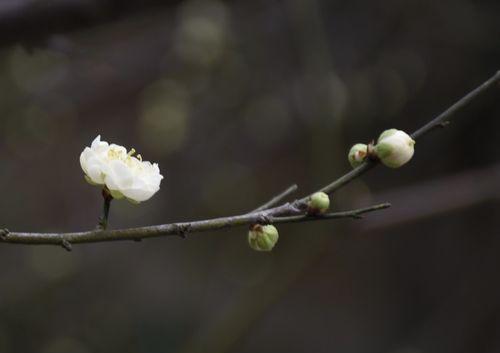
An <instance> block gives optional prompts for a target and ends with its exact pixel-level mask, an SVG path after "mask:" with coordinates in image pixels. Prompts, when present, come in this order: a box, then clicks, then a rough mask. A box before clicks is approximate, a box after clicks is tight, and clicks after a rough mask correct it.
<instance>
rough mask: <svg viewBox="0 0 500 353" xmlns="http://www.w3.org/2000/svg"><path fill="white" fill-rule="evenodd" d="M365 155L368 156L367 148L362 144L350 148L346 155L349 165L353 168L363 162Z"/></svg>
mask: <svg viewBox="0 0 500 353" xmlns="http://www.w3.org/2000/svg"><path fill="white" fill-rule="evenodd" d="M367 155H368V146H367V145H365V144H364V143H357V144H355V145H354V146H352V147H351V150H350V151H349V155H348V159H349V163H351V166H352V167H353V168H356V167H358V166H359V165H361V164H362V163H363V162H364V161H365V159H366V156H367Z"/></svg>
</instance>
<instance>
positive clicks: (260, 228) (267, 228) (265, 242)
mask: <svg viewBox="0 0 500 353" xmlns="http://www.w3.org/2000/svg"><path fill="white" fill-rule="evenodd" d="M278 238H279V234H278V230H277V229H276V227H275V226H273V225H270V224H268V225H261V224H254V225H252V226H251V227H250V230H249V231H248V244H249V245H250V247H251V248H252V249H254V250H257V251H271V250H272V249H273V248H274V246H275V245H276V243H277V242H278Z"/></svg>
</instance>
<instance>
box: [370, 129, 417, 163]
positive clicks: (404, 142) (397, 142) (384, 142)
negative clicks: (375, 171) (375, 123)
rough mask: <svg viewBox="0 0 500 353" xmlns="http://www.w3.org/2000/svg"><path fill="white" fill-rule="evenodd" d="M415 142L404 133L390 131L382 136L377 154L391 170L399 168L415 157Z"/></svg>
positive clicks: (376, 148) (376, 150)
mask: <svg viewBox="0 0 500 353" xmlns="http://www.w3.org/2000/svg"><path fill="white" fill-rule="evenodd" d="M414 146H415V141H414V140H413V139H412V138H411V137H410V136H409V135H408V134H407V133H406V132H404V131H401V130H396V129H390V130H386V131H384V132H383V133H382V134H380V136H379V138H378V142H377V145H376V146H375V154H376V155H377V157H378V158H379V159H380V161H381V162H382V163H383V164H384V165H386V166H387V167H389V168H399V167H401V166H402V165H403V164H405V163H407V162H408V161H409V160H410V159H411V157H413V153H414V152H415V149H414Z"/></svg>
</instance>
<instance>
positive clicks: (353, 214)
mask: <svg viewBox="0 0 500 353" xmlns="http://www.w3.org/2000/svg"><path fill="white" fill-rule="evenodd" d="M389 207H391V204H390V203H388V202H386V203H381V204H378V205H374V206H369V207H363V208H358V209H356V210H350V211H341V212H332V213H325V214H320V215H315V216H311V215H302V216H288V217H276V218H271V222H272V223H273V224H275V223H298V222H309V221H320V220H328V219H338V218H354V219H359V218H362V216H361V215H362V214H365V213H368V212H373V211H378V210H383V209H386V208H389Z"/></svg>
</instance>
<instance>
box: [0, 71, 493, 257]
mask: <svg viewBox="0 0 500 353" xmlns="http://www.w3.org/2000/svg"><path fill="white" fill-rule="evenodd" d="M499 81H500V71H498V72H497V73H496V74H495V75H493V76H492V77H491V78H489V79H488V80H487V81H485V82H484V83H483V84H482V85H480V86H479V87H477V88H476V89H474V90H473V91H472V92H470V93H469V94H467V95H466V96H464V97H463V98H461V99H460V100H459V101H457V102H456V103H455V104H453V105H452V106H451V107H450V108H448V109H447V110H446V111H444V112H443V113H442V114H440V115H438V116H437V117H436V118H434V119H433V120H431V121H430V122H429V123H427V124H426V125H424V126H423V127H421V128H420V129H418V130H417V131H415V132H414V133H413V134H412V135H411V136H412V138H414V139H417V138H419V137H421V136H423V135H425V134H427V133H429V132H430V131H431V130H433V129H434V128H436V127H438V126H442V125H443V123H445V122H447V121H448V120H449V119H450V118H451V117H452V116H453V115H454V114H455V113H456V112H458V111H459V110H460V109H462V108H463V107H465V106H466V105H467V104H469V103H470V102H471V101H473V100H474V99H476V98H477V97H478V96H479V95H480V94H482V93H483V92H485V91H486V90H488V89H489V88H491V87H492V86H493V85H494V84H495V83H497V82H499ZM377 164H378V162H377V161H374V160H368V161H366V162H365V163H363V164H362V165H361V166H359V167H358V168H356V169H353V170H351V171H350V172H348V173H346V174H345V175H343V176H341V177H340V178H338V179H336V180H335V181H333V182H332V183H330V184H328V185H326V186H325V187H323V188H322V189H320V191H323V192H325V193H328V194H331V193H333V192H335V191H336V190H338V189H340V188H342V187H343V186H344V185H346V184H348V183H350V182H351V181H352V180H354V179H356V178H358V177H359V176H361V175H363V174H364V173H366V172H367V171H368V170H370V169H372V168H373V167H375V166H376V165H377ZM296 188H297V187H296V185H292V186H291V187H289V188H288V189H286V190H285V191H283V192H282V193H280V194H278V195H276V196H275V197H273V198H272V199H271V200H270V201H268V202H267V203H265V204H264V205H262V206H260V207H259V208H257V209H256V210H254V211H251V212H249V213H246V214H243V215H238V216H230V217H221V218H215V219H209V220H201V221H193V222H182V223H171V224H162V225H156V226H147V227H139V228H129V229H118V230H91V231H87V232H72V233H21V232H12V233H11V232H9V231H8V230H6V229H4V230H0V242H7V243H20V244H51V245H59V246H62V247H64V248H65V249H67V250H70V249H71V244H80V243H96V242H104V241H117V240H141V239H143V238H152V237H159V236H167V235H178V236H182V237H184V236H185V235H186V234H187V233H194V232H203V231H210V230H218V229H223V228H229V227H237V226H243V225H251V224H255V223H261V224H269V223H296V222H306V221H316V220H324V219H334V218H346V217H348V218H359V217H360V216H361V214H363V213H366V212H372V211H376V210H380V209H384V208H387V207H389V206H390V205H389V204H387V203H386V204H380V205H375V206H371V207H366V208H361V209H356V210H350V211H342V212H336V213H328V214H325V215H322V216H311V215H308V214H307V203H308V200H309V197H310V196H311V195H307V196H305V197H303V198H302V199H298V200H295V201H293V202H291V203H284V204H282V205H279V206H275V205H276V204H278V203H279V202H281V201H282V200H283V199H284V198H285V197H286V196H288V195H289V194H291V193H292V192H293V191H295V189H296Z"/></svg>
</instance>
